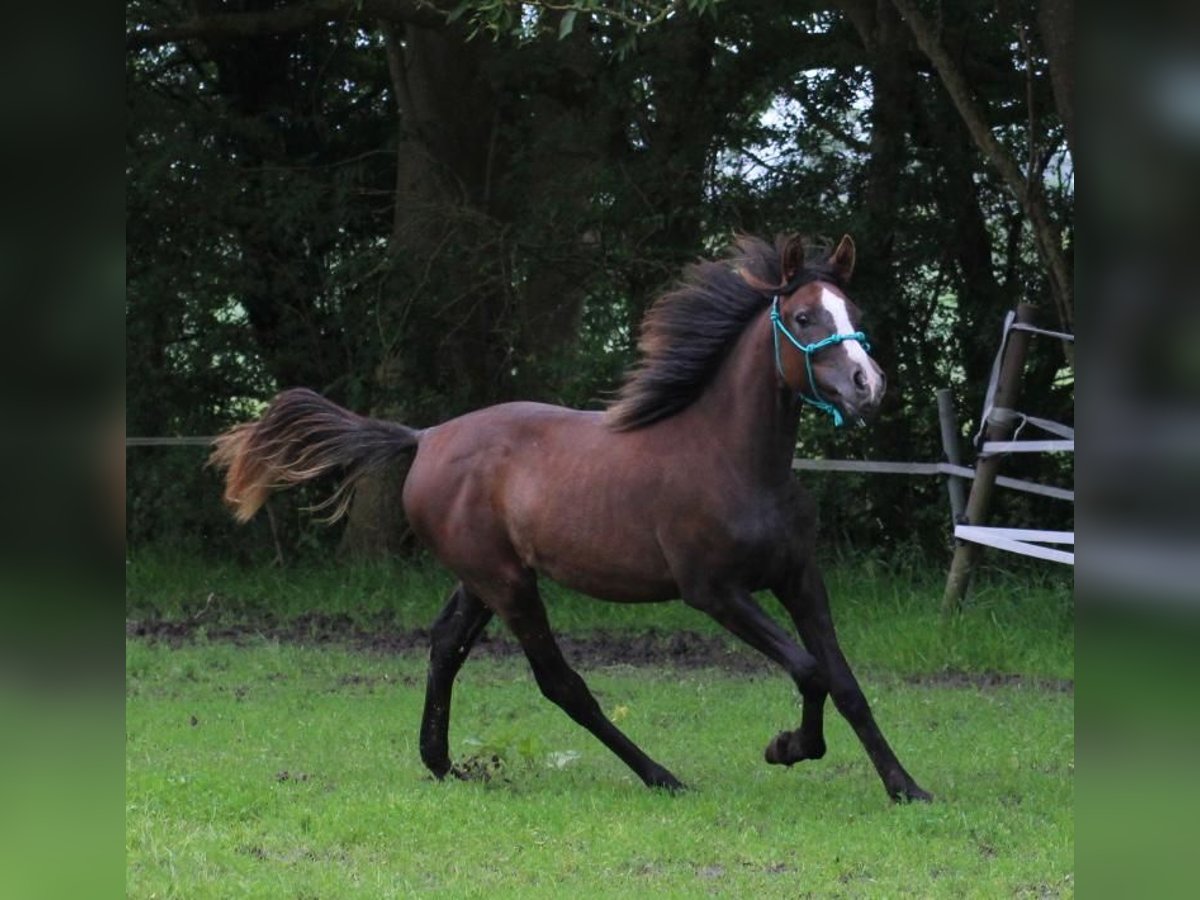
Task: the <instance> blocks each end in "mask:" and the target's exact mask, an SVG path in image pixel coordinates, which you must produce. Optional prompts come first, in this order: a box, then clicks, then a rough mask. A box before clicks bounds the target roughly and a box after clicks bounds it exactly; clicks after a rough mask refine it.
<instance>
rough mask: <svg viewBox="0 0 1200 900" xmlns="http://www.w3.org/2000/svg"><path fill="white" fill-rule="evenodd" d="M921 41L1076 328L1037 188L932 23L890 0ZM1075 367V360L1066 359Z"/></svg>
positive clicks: (1054, 234)
mask: <svg viewBox="0 0 1200 900" xmlns="http://www.w3.org/2000/svg"><path fill="white" fill-rule="evenodd" d="M892 3H893V4H894V5H895V7H896V9H898V10H899V11H900V14H901V16H903V18H904V20H905V22H907V23H908V27H909V28H910V29H911V31H912V33H913V37H915V38H916V40H917V45H918V46H919V47H920V48H921V50H922V52H924V53H925V55H926V56H928V57H929V61H930V62H932V63H933V66H934V68H935V69H937V73H938V76H939V77H940V78H941V80H942V84H943V85H945V87H946V92H947V93H948V94H949V95H950V99H951V101H953V103H954V106H955V108H956V109H957V110H958V112H959V115H961V116H962V119H963V122H965V123H966V126H967V130H968V131H969V132H970V133H971V137H972V138H973V139H974V141H975V144H976V145H977V146H978V147H979V149H980V150H981V151H982V152H983V155H984V157H985V158H987V160H988V162H990V163H991V164H992V165H993V166H994V167H995V168H996V170H997V171H998V172H999V173H1000V177H1001V178H1002V179H1003V181H1004V183H1005V185H1006V186H1007V187H1008V189H1009V190H1010V191H1011V192H1012V193H1013V195H1014V196H1015V197H1016V198H1017V201H1018V202H1019V203H1020V204H1021V208H1022V210H1023V211H1024V212H1025V216H1026V218H1028V219H1029V222H1030V225H1032V227H1033V235H1034V239H1035V241H1036V244H1037V248H1038V255H1040V256H1041V258H1042V262H1043V264H1044V265H1045V266H1046V270H1047V272H1048V273H1049V275H1050V286H1051V294H1052V296H1053V297H1054V301H1055V305H1056V306H1057V307H1058V315H1059V321H1060V323H1061V324H1062V326H1063V327H1064V329H1066V330H1067V331H1072V330H1073V329H1074V321H1075V312H1074V293H1073V292H1074V287H1073V285H1072V279H1071V270H1070V266H1069V265H1068V263H1067V259H1066V256H1065V254H1064V253H1063V247H1062V234H1061V232H1060V230H1059V227H1058V225H1057V223H1055V222H1054V221H1053V220H1052V219H1051V218H1050V214H1049V211H1048V210H1047V209H1046V205H1045V203H1044V202H1043V192H1042V190H1041V186H1040V185H1039V184H1034V183H1033V182H1030V181H1028V180H1026V178H1025V176H1024V175H1022V173H1021V166H1020V164H1019V163H1018V162H1017V161H1016V159H1015V158H1014V157H1013V156H1012V154H1011V153H1009V152H1008V150H1007V149H1006V148H1005V147H1004V145H1003V144H1001V143H1000V141H999V140H998V139H997V138H996V136H995V135H994V134H993V133H992V129H991V126H990V125H989V124H988V121H987V118H986V117H985V115H984V111H983V109H982V108H981V107H980V105H979V104H978V103H977V102H976V101H975V98H974V96H973V95H972V93H971V88H970V86H969V85H968V84H967V81H966V79H965V78H964V77H963V75H962V72H961V71H960V70H959V68H958V66H957V65H956V64H955V62H954V59H953V58H952V57H951V55H950V53H949V52H947V50H946V48H945V46H943V44H942V42H941V39H940V38H939V37H938V35H937V33H936V32H935V30H934V28H933V26H932V25H931V24H930V22H929V21H928V20H927V19H926V18H925V17H924V16H923V15H921V12H920V11H919V10H918V9H917V4H916V2H915V0H892ZM1068 358H1069V359H1070V362H1071V365H1072V367H1074V359H1073V358H1071V355H1070V354H1069V355H1068Z"/></svg>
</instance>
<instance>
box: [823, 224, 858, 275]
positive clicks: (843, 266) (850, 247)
mask: <svg viewBox="0 0 1200 900" xmlns="http://www.w3.org/2000/svg"><path fill="white" fill-rule="evenodd" d="M829 265H830V267H831V268H832V269H833V271H835V272H836V273H837V276H838V280H839V281H841V282H842V283H843V284H846V283H848V282H849V281H850V276H851V275H853V274H854V241H853V240H851V239H850V235H848V234H843V235H842V239H841V240H840V241H838V245H837V249H835V250H834V251H833V255H832V256H831V257H829Z"/></svg>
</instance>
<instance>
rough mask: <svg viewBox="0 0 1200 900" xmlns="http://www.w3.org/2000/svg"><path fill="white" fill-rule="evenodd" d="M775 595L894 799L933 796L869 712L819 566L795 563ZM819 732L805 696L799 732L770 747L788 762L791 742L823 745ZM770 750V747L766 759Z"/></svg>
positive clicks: (817, 710)
mask: <svg viewBox="0 0 1200 900" xmlns="http://www.w3.org/2000/svg"><path fill="white" fill-rule="evenodd" d="M774 593H775V596H776V597H778V598H779V601H780V602H781V603H782V604H783V606H784V608H785V609H786V610H787V611H788V614H789V615H790V616H791V617H792V621H793V622H795V624H796V629H797V630H798V631H799V632H800V636H801V638H802V639H803V641H804V644H805V646H806V647H807V648H808V650H809V651H810V652H811V653H812V654H813V655H814V656H815V657H816V658H817V660H818V662H819V664H820V666H821V670H822V672H823V674H824V676H825V682H826V684H827V686H828V689H829V693H830V695H832V697H833V703H834V706H836V707H837V709H838V712H840V713H841V714H842V716H843V717H845V719H846V721H847V722H849V723H850V726H851V727H852V728H853V729H854V731H855V733H856V734H857V735H858V739H859V740H860V741H862V744H863V747H864V748H866V751H867V755H868V756H869V757H870V758H871V762H872V763H873V764H874V766H875V771H877V772H878V773H879V777H880V778H882V779H883V785H884V787H885V788H886V789H887V792H888V794H889V795H890V796H891V798H892V799H893V800H900V801H907V800H932V799H933V797H932V796H931V795H930V794H929V793H927V792H926V791H924V790H922V789H921V787H920V786H919V785H918V784H917V783H916V781H914V780H913V777H912V776H911V775H909V774H908V772H907V771H906V770H905V768H904V766H902V765H901V764H900V760H898V759H897V758H896V754H895V753H893V752H892V748H891V747H890V746H889V745H888V742H887V740H886V739H885V738H884V736H883V733H882V732H881V731H880V730H879V726H878V725H877V724H875V717H874V715H873V714H872V713H871V707H870V705H869V704H868V703H867V698H866V697H864V696H863V692H862V688H861V687H859V685H858V680H857V679H856V678H855V677H854V673H853V672H852V671H851V670H850V664H849V663H848V662H847V661H846V657H845V655H844V654H843V653H842V648H841V646H840V645H839V644H838V639H837V633H836V632H835V631H834V628H833V616H832V615H831V614H830V611H829V596H828V594H827V593H826V591H825V582H824V579H822V577H821V573H820V570H819V569H818V568H817V566H816V565H815V564H814V563H808V564H806V565H804V566H803V567H797V569H796V570H795V572H794V574H793V575H792V577H790V578H789V579H787V581H786V582H785V583H784V584H783V585H781V586H780V587H779V588H777V589H776V590H775V592H774ZM822 700H823V698H822ZM810 713H811V715H812V721H811V722H810V721H809V718H810ZM806 726H808V731H806ZM821 730H822V723H821V705H820V704H817V703H813V702H811V701H810V700H809V698H808V697H807V696H806V697H805V704H804V719H803V720H802V721H801V725H800V730H799V731H796V732H785V733H784V734H781V735H780V736H779V737H777V738H776V739H775V741H773V742H772V745H771V748H774V747H775V746H776V745H777V744H779V745H781V750H780V751H779V752H781V753H784V754H785V756H784V758H783V759H781V761H782V762H787V758H786V752H789V751H791V749H792V747H793V746H795V747H797V748H802V747H804V746H805V745H806V742H811V741H814V740H816V738H818V737H821V738H822V739H821V746H822V748H823V747H824V740H823V737H822V735H821ZM771 748H768V750H767V753H768V757H767V758H768V760H770V754H771Z"/></svg>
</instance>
